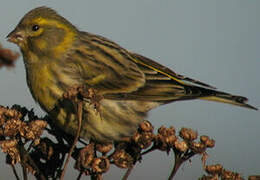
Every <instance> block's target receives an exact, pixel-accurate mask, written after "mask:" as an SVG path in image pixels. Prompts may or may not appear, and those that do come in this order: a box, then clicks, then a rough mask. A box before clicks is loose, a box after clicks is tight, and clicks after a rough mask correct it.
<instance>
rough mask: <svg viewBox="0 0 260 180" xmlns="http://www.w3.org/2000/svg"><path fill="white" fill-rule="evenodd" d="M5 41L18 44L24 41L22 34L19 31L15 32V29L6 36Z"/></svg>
mask: <svg viewBox="0 0 260 180" xmlns="http://www.w3.org/2000/svg"><path fill="white" fill-rule="evenodd" d="M6 38H7V41H9V42H12V43H15V44H19V43H21V42H23V41H24V34H23V33H22V32H20V31H17V29H14V30H13V31H12V32H10V33H9V34H8V35H7V37H6Z"/></svg>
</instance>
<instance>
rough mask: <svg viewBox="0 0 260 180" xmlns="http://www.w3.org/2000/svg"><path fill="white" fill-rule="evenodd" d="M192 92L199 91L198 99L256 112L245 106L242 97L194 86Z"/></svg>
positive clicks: (244, 100) (245, 100)
mask: <svg viewBox="0 0 260 180" xmlns="http://www.w3.org/2000/svg"><path fill="white" fill-rule="evenodd" d="M194 90H195V91H199V92H200V93H201V95H200V96H198V99H202V100H208V101H216V102H221V103H227V104H232V105H236V106H241V107H245V108H249V109H254V110H258V109H257V108H256V107H254V106H251V105H249V104H247V101H248V99H247V98H246V97H243V96H237V95H232V94H228V93H225V92H221V91H216V90H212V89H206V88H201V87H196V86H193V87H191V91H194ZM192 94H193V93H192ZM195 94H196V93H195Z"/></svg>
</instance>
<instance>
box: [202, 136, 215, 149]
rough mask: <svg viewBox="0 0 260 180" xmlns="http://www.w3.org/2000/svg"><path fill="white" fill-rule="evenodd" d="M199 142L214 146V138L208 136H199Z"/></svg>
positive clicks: (210, 146)
mask: <svg viewBox="0 0 260 180" xmlns="http://www.w3.org/2000/svg"><path fill="white" fill-rule="evenodd" d="M200 142H201V143H203V144H205V145H206V146H207V147H209V148H213V147H214V146H215V140H213V139H210V138H209V137H208V136H205V135H203V136H200Z"/></svg>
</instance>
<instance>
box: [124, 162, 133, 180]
mask: <svg viewBox="0 0 260 180" xmlns="http://www.w3.org/2000/svg"><path fill="white" fill-rule="evenodd" d="M133 169H134V165H132V166H131V167H129V168H128V169H127V171H126V173H125V175H124V176H123V178H122V180H127V179H128V177H129V175H130V174H131V172H132V170H133Z"/></svg>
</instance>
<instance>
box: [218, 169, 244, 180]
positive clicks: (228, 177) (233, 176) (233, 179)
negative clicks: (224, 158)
mask: <svg viewBox="0 0 260 180" xmlns="http://www.w3.org/2000/svg"><path fill="white" fill-rule="evenodd" d="M221 179H223V180H243V178H242V177H241V176H240V174H238V173H235V172H232V171H228V170H225V169H223V171H222V174H221Z"/></svg>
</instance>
